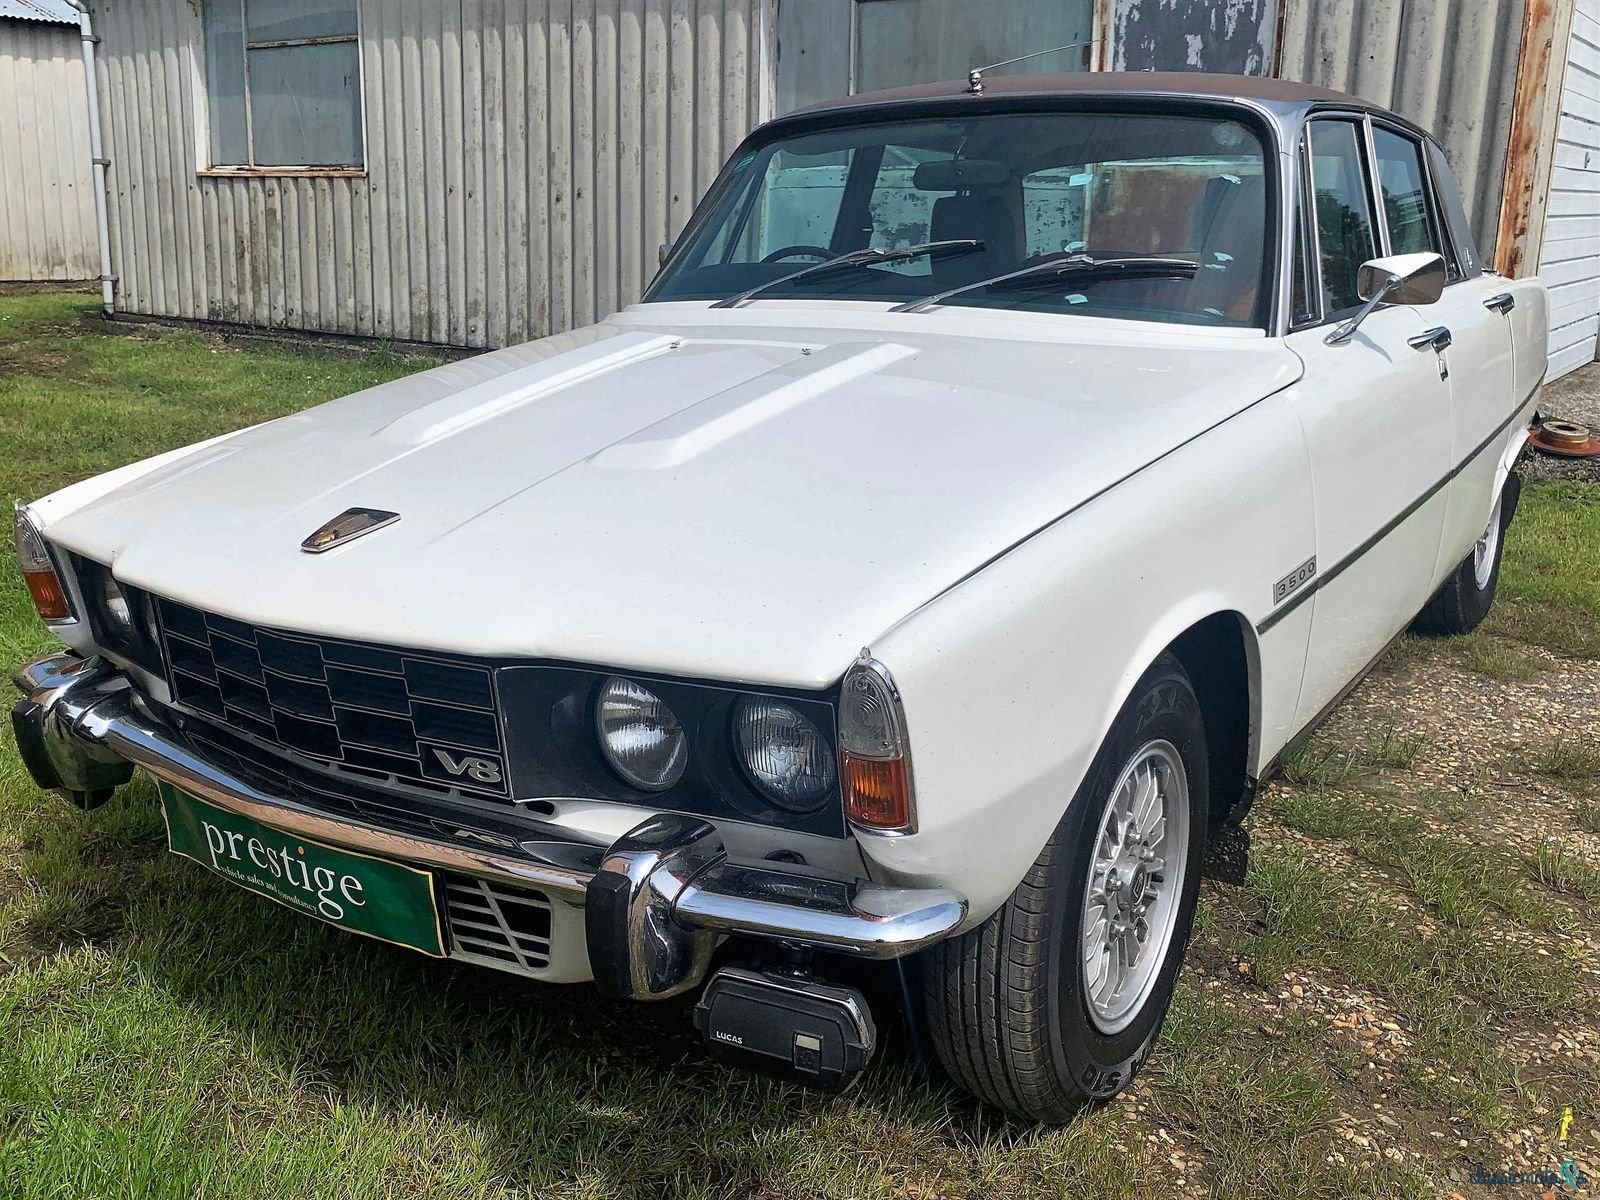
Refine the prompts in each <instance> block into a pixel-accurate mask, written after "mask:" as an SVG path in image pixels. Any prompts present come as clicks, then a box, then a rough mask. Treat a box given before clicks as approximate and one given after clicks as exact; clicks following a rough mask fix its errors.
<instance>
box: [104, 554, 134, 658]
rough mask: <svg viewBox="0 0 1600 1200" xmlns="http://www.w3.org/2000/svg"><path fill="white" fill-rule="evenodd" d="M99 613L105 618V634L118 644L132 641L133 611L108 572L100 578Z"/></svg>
mask: <svg viewBox="0 0 1600 1200" xmlns="http://www.w3.org/2000/svg"><path fill="white" fill-rule="evenodd" d="M100 612H101V615H102V616H103V617H104V618H105V622H106V626H107V628H106V632H107V633H108V634H110V635H111V636H112V637H114V638H116V639H117V640H118V641H119V642H126V641H131V640H133V638H134V636H135V630H134V628H133V610H132V609H131V608H129V607H128V597H127V596H125V595H124V594H123V592H122V589H121V588H120V587H118V586H117V581H116V580H115V579H113V578H112V577H111V572H110V571H109V570H107V571H105V572H104V573H103V574H102V576H101V583H100Z"/></svg>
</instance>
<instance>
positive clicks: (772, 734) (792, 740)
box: [733, 696, 835, 812]
mask: <svg viewBox="0 0 1600 1200" xmlns="http://www.w3.org/2000/svg"><path fill="white" fill-rule="evenodd" d="M733 740H734V744H735V745H736V746H737V748H738V751H739V761H740V762H741V763H743V764H744V769H745V772H746V773H747V774H748V775H749V776H750V781H751V782H752V783H754V784H755V785H756V787H758V788H760V789H761V791H762V792H763V793H765V794H766V796H767V797H768V799H770V800H771V801H772V802H773V803H775V804H777V805H778V806H779V807H781V808H786V809H789V810H791V811H793V812H806V811H808V810H810V809H813V808H816V807H817V806H818V805H819V804H821V803H822V802H823V800H825V799H826V798H827V796H828V793H829V792H831V791H832V790H833V782H834V778H835V776H834V764H833V748H832V747H831V746H829V745H828V739H827V738H825V737H823V735H822V731H821V730H820V729H818V728H817V727H816V726H815V725H814V724H812V722H811V721H809V720H807V719H806V717H805V716H804V715H802V714H801V713H800V712H799V711H798V710H797V709H794V708H791V707H790V706H789V705H787V704H784V703H782V702H781V701H778V700H771V699H767V698H765V697H754V696H746V697H745V698H744V699H742V700H740V701H739V703H738V705H737V707H735V709H734V712H733Z"/></svg>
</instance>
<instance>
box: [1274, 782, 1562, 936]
mask: <svg viewBox="0 0 1600 1200" xmlns="http://www.w3.org/2000/svg"><path fill="white" fill-rule="evenodd" d="M1388 804H1389V801H1388V799H1387V797H1385V796H1383V795H1378V796H1375V797H1372V796H1364V795H1356V796H1348V795H1341V794H1339V793H1337V792H1333V791H1327V790H1322V789H1315V790H1305V791H1291V792H1286V793H1284V794H1282V795H1281V796H1279V797H1278V798H1277V799H1276V801H1275V803H1274V805H1273V813H1274V815H1275V816H1277V817H1278V818H1279V819H1280V820H1282V821H1283V823H1284V824H1286V825H1288V826H1289V827H1290V828H1291V829H1298V830H1300V831H1301V832H1302V833H1308V834H1311V835H1312V836H1313V837H1320V838H1337V839H1340V840H1342V841H1344V842H1347V843H1349V845H1350V848H1351V849H1352V850H1353V851H1354V852H1355V853H1356V854H1358V855H1359V856H1360V857H1362V858H1364V859H1366V860H1367V861H1368V862H1370V863H1374V864H1376V865H1378V866H1382V867H1386V868H1388V869H1389V870H1391V871H1393V872H1395V873H1396V874H1397V875H1398V876H1399V877H1400V878H1401V879H1402V880H1403V881H1404V882H1405V885H1406V887H1407V889H1408V890H1409V891H1410V892H1411V894H1412V895H1414V896H1415V897H1416V898H1417V899H1418V900H1420V901H1421V902H1422V903H1423V904H1425V905H1426V906H1427V907H1428V908H1429V909H1431V910H1432V911H1433V912H1434V914H1435V915H1437V916H1438V917H1440V918H1442V919H1443V920H1445V921H1448V922H1450V923H1451V924H1452V925H1456V926H1460V927H1463V928H1471V927H1475V926H1477V925H1479V924H1481V923H1482V921H1483V919H1484V918H1485V916H1487V915H1488V914H1489V913H1490V912H1495V911H1497V912H1501V913H1504V914H1506V915H1507V916H1510V917H1513V918H1515V919H1516V920H1518V921H1520V922H1522V923H1523V924H1524V925H1528V926H1531V927H1535V928H1539V927H1543V926H1545V925H1547V924H1549V923H1550V921H1551V917H1552V914H1551V913H1550V911H1549V908H1548V906H1547V905H1545V904H1543V903H1542V902H1541V901H1540V900H1539V898H1538V897H1536V896H1534V895H1531V894H1530V892H1529V889H1528V888H1527V887H1526V886H1525V885H1524V883H1523V882H1522V875H1523V869H1522V868H1523V864H1522V862H1521V860H1520V859H1518V858H1517V857H1516V856H1515V855H1513V854H1511V853H1510V852H1508V851H1505V850H1502V849H1499V848H1497V847H1490V846H1484V845H1481V844H1478V843H1476V842H1470V841H1466V840H1464V839H1462V838H1459V837H1453V836H1450V837H1446V836H1439V835H1435V834H1430V833H1429V832H1427V830H1426V828H1425V826H1424V823H1423V820H1422V818H1420V817H1418V816H1414V815H1411V814H1409V813H1405V812H1397V811H1394V810H1393V809H1391V808H1390V807H1388Z"/></svg>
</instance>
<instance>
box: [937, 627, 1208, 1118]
mask: <svg viewBox="0 0 1600 1200" xmlns="http://www.w3.org/2000/svg"><path fill="white" fill-rule="evenodd" d="M1208 797H1209V789H1208V777H1207V762H1206V748H1205V728H1204V724H1203V722H1202V720H1201V714H1200V705H1199V702H1198V701H1197V700H1196V699H1195V694H1194V689H1193V687H1192V686H1191V685H1190V682H1189V678H1188V676H1187V675H1186V674H1185V673H1184V670H1183V667H1182V666H1181V665H1180V664H1179V663H1178V661H1177V660H1176V659H1174V658H1172V657H1171V656H1170V655H1163V656H1162V657H1161V658H1160V659H1158V660H1157V662H1156V664H1155V665H1154V666H1153V667H1151V668H1150V670H1149V671H1147V672H1146V673H1145V675H1144V677H1143V678H1141V679H1140V681H1139V683H1138V684H1137V685H1136V687H1135V688H1134V691H1133V695H1132V696H1131V697H1130V698H1129V700H1128V703H1127V704H1126V705H1125V706H1124V707H1123V710H1122V712H1121V713H1120V714H1118V716H1117V719H1116V720H1115V721H1114V722H1113V723H1112V726H1111V731H1110V733H1109V734H1107V736H1106V740H1105V742H1104V744H1103V745H1102V746H1101V747H1100V751H1099V753H1098V754H1097V755H1096V756H1095V760H1094V763H1093V765H1092V766H1091V767H1090V770H1089V774H1088V776H1087V777H1086V779H1085V780H1084V783H1083V786H1082V787H1081V788H1080V789H1079V792H1078V795H1077V796H1076V797H1075V798H1074V799H1073V802H1072V803H1071V805H1069V806H1068V807H1067V812H1066V815H1065V816H1064V817H1063V818H1062V820H1061V823H1060V825H1058V826H1057V828H1056V831H1055V834H1054V835H1053V836H1052V837H1051V839H1050V841H1049V842H1048V843H1047V844H1046V845H1045V848H1044V850H1043V851H1042V852H1041V853H1040V855H1039V857H1038V859H1037V860H1036V861H1035V862H1034V864H1033V866H1032V868H1030V869H1029V871H1028V874H1027V876H1026V877H1025V878H1024V879H1023V881H1022V882H1021V883H1020V884H1019V885H1018V886H1017V889H1016V891H1015V892H1013V893H1012V895H1011V897H1010V898H1009V899H1008V900H1007V901H1006V902H1005V903H1004V904H1003V905H1001V907H1000V909H999V910H998V911H997V912H995V913H994V914H993V915H992V916H991V917H989V919H988V920H986V921H985V922H984V923H983V924H982V925H979V926H978V927H977V928H975V929H972V930H970V931H969V932H967V933H966V934H963V935H962V936H961V937H959V938H954V939H951V940H950V941H947V942H944V943H942V944H941V945H939V946H936V947H934V948H933V949H932V950H931V951H929V952H928V953H927V955H926V956H925V957H924V961H923V980H924V995H925V999H926V1002H927V1009H928V1025H929V1032H930V1035H931V1039H932V1041H933V1044H934V1047H935V1050H936V1051H937V1053H938V1056H939V1059H940V1061H941V1062H942V1063H943V1065H944V1068H945V1070H946V1071H947V1072H948V1073H949V1074H950V1076H951V1077H952V1078H953V1079H955V1081H956V1082H957V1083H959V1084H961V1085H962V1086H963V1087H965V1088H966V1089H967V1090H968V1091H970V1092H972V1093H973V1094H974V1095H976V1096H977V1097H978V1098H979V1099H981V1100H984V1101H986V1102H987V1103H990V1104H993V1105H995V1106H997V1107H1000V1108H1005V1109H1009V1110H1010V1111H1012V1112H1014V1113H1017V1114H1019V1115H1021V1116H1025V1117H1028V1118H1030V1119H1033V1120H1038V1121H1065V1120H1067V1119H1069V1118H1070V1117H1071V1116H1072V1115H1073V1113H1075V1112H1076V1111H1077V1110H1078V1109H1079V1108H1081V1107H1082V1106H1083V1105H1084V1104H1085V1103H1087V1102H1089V1101H1091V1100H1097V1099H1103V1098H1105V1097H1108V1096H1111V1095H1114V1094H1115V1093H1116V1092H1118V1091H1120V1090H1121V1089H1122V1088H1124V1087H1126V1086H1127V1085H1128V1083H1129V1081H1130V1080H1132V1078H1133V1076H1134V1075H1135V1074H1136V1073H1137V1072H1138V1070H1139V1068H1140V1067H1141V1066H1142V1065H1143V1063H1144V1060H1145V1058H1146V1057H1147V1056H1148V1055H1149V1053H1150V1048H1151V1046H1152V1045H1154V1043H1155V1040H1156V1036H1157V1034H1158V1033H1159V1032H1160V1030H1161V1024H1162V1021H1163V1020H1164V1019H1165V1017H1166V1013H1167V1007H1168V1005H1169V1004H1170V1003H1171V1001H1172V992H1173V988H1174V986H1175V985H1176V982H1177V977H1178V969H1179V967H1180V966H1181V964H1182V960H1183V951H1184V947H1185V945H1186V944H1187V943H1188V940H1189V930H1190V926H1191V925H1192V923H1193V920H1194V906H1195V897H1196V895H1197V894H1198V891H1199V887H1200V862H1201V859H1202V857H1203V855H1204V851H1205V822H1206V814H1207V812H1208V811H1209V806H1208Z"/></svg>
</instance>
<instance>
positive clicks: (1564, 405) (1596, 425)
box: [1518, 363, 1600, 483]
mask: <svg viewBox="0 0 1600 1200" xmlns="http://www.w3.org/2000/svg"><path fill="white" fill-rule="evenodd" d="M1542 399H1543V402H1544V406H1545V407H1546V408H1547V409H1549V410H1550V415H1551V416H1554V417H1560V418H1561V419H1562V420H1563V421H1576V422H1577V423H1578V424H1580V425H1587V426H1589V428H1590V429H1600V363H1594V364H1592V365H1590V366H1587V367H1584V368H1582V369H1581V370H1577V371H1574V372H1572V374H1570V375H1563V376H1562V377H1561V378H1560V379H1558V380H1556V381H1555V382H1554V383H1552V384H1548V385H1546V387H1545V389H1544V395H1543V397H1542ZM1518 469H1519V470H1520V471H1522V473H1523V475H1524V477H1525V478H1528V479H1578V480H1583V481H1586V482H1589V483H1600V458H1558V457H1556V456H1555V455H1553V454H1540V453H1539V452H1538V451H1536V450H1526V451H1524V452H1523V455H1522V462H1521V464H1520V465H1519V467H1518Z"/></svg>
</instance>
